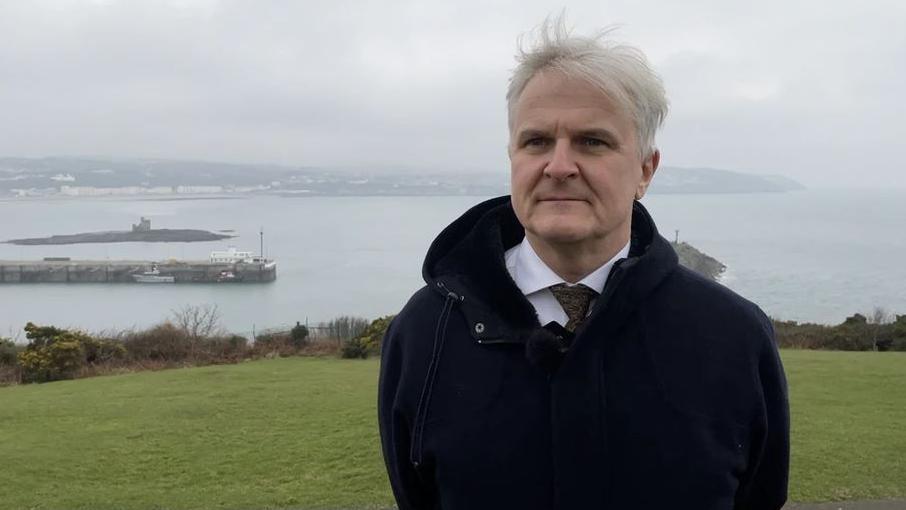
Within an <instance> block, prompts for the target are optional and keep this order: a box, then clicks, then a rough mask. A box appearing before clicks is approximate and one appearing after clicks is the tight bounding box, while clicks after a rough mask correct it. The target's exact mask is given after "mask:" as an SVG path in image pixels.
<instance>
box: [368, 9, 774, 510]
mask: <svg viewBox="0 0 906 510" xmlns="http://www.w3.org/2000/svg"><path fill="white" fill-rule="evenodd" d="M507 99H508V101H509V128H510V144H509V155H510V161H511V178H512V196H511V197H501V198H497V199H493V200H489V201H487V202H484V203H482V204H479V205H477V206H475V207H474V208H472V209H471V210H469V211H468V212H466V213H465V214H464V215H463V216H462V217H460V218H459V219H457V220H456V221H454V222H453V223H452V224H451V225H450V226H448V227H447V228H446V229H444V230H443V232H441V234H440V235H439V236H438V237H437V239H436V240H435V241H434V243H433V244H432V246H431V248H430V249H429V251H428V255H427V257H426V260H425V264H424V269H423V273H424V278H425V281H426V282H427V285H426V286H425V287H424V288H422V289H421V290H419V291H418V292H417V293H416V294H415V295H414V296H413V297H412V299H411V300H410V301H409V303H408V304H407V305H406V306H405V308H404V309H403V310H402V311H401V312H400V314H399V315H398V316H397V317H396V319H395V320H394V321H393V323H392V325H391V327H390V329H389V330H388V333H387V335H386V337H385V339H384V345H383V363H382V366H381V379H380V390H379V393H380V394H379V414H380V426H381V439H382V443H383V451H384V457H385V460H386V464H387V469H388V471H389V474H390V481H391V485H392V487H393V492H394V495H395V496H396V499H397V501H398V503H399V507H400V509H402V510H408V509H434V508H443V509H444V510H457V509H467V510H480V509H495V510H499V509H520V510H530V509H539V510H540V509H570V510H572V509H614V510H627V509H695V510H709V509H714V510H717V509H728V510H729V509H757V510H768V509H778V508H780V507H782V506H783V503H784V501H785V499H786V490H787V472H788V458H789V439H788V437H789V425H788V405H787V396H786V382H785V379H784V375H783V369H782V367H781V364H780V360H779V357H778V353H777V349H776V347H775V344H774V341H773V331H772V327H771V323H770V321H769V320H768V318H767V317H766V316H765V315H764V313H762V311H761V310H760V309H759V308H758V307H757V306H755V305H754V304H752V303H750V302H748V301H746V300H744V299H742V298H741V297H739V296H737V295H736V294H734V293H733V292H731V291H729V290H728V289H726V288H724V287H722V286H720V285H718V284H715V283H713V282H710V281H708V280H706V279H704V278H702V277H699V276H697V275H696V274H694V273H693V272H691V271H689V270H687V269H685V268H683V267H680V266H678V265H677V256H676V254H675V253H674V251H673V250H672V248H671V246H670V244H669V243H668V242H667V241H666V240H664V239H663V238H662V237H661V236H660V235H658V233H657V230H656V228H655V225H654V222H653V221H652V219H651V217H650V216H649V215H648V212H647V211H646V210H645V208H644V207H643V206H642V205H641V204H639V202H638V200H639V199H641V198H642V196H644V194H645V192H646V191H647V189H648V185H649V184H650V183H651V180H652V178H653V177H654V174H655V171H656V170H657V167H658V162H659V159H660V154H659V152H658V151H657V150H656V149H655V145H654V134H655V131H656V130H657V128H658V127H659V126H660V124H661V123H662V121H663V119H664V116H665V115H666V112H667V102H666V98H665V95H664V90H663V86H662V85H661V81H660V79H659V78H658V77H657V75H656V74H654V72H653V71H652V70H651V69H650V68H649V66H648V64H647V62H646V60H645V58H644V56H643V55H641V53H639V52H638V51H637V50H635V49H633V48H630V47H626V46H618V45H614V44H610V43H607V42H605V41H602V40H601V39H600V38H590V39H589V38H580V37H572V36H570V35H569V34H568V33H567V32H566V30H565V29H564V28H563V27H562V24H560V23H556V24H553V25H551V24H547V23H546V24H545V25H543V26H542V27H541V30H540V38H539V41H538V43H537V46H536V47H534V48H532V49H530V50H529V51H524V52H523V53H522V55H521V57H520V58H519V65H518V67H517V68H516V69H515V71H514V73H513V76H512V78H511V80H510V88H509V91H508V95H507Z"/></svg>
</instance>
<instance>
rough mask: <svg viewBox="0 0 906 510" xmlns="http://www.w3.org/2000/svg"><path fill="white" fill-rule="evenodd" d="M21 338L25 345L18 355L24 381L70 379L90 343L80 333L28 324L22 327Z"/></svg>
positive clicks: (87, 338) (76, 371)
mask: <svg viewBox="0 0 906 510" xmlns="http://www.w3.org/2000/svg"><path fill="white" fill-rule="evenodd" d="M25 337H26V338H28V339H29V343H28V345H27V346H26V347H25V350H24V351H22V352H20V353H19V356H18V358H19V363H20V364H21V366H22V380H23V381H24V382H48V381H57V380H61V379H72V378H73V377H75V376H76V374H78V372H79V370H80V369H81V368H82V367H83V366H84V365H85V364H86V359H85V345H87V344H90V343H91V342H92V341H93V339H92V338H91V337H89V336H88V335H86V334H84V333H81V332H77V331H68V330H65V329H58V328H55V327H53V326H46V327H40V326H36V325H34V324H32V323H31V322H29V323H28V324H26V325H25Z"/></svg>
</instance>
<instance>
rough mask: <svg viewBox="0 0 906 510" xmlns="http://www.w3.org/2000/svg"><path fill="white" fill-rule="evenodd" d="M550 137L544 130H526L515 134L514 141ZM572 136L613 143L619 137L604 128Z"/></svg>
mask: <svg viewBox="0 0 906 510" xmlns="http://www.w3.org/2000/svg"><path fill="white" fill-rule="evenodd" d="M547 136H550V132H549V131H548V130H545V129H538V128H528V129H524V130H522V131H519V132H518V133H517V134H516V140H518V141H519V142H522V141H525V140H528V139H531V138H536V137H547ZM573 136H580V137H587V138H604V139H607V140H610V141H613V142H619V141H620V137H619V136H617V134H616V133H614V132H613V131H611V130H609V129H604V128H592V129H581V130H579V131H577V132H575V133H574V134H573Z"/></svg>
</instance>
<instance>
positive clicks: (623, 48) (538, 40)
mask: <svg viewBox="0 0 906 510" xmlns="http://www.w3.org/2000/svg"><path fill="white" fill-rule="evenodd" d="M611 32H613V28H610V29H605V30H603V31H601V32H600V33H598V34H597V35H595V36H593V37H581V36H574V35H572V34H571V33H570V30H569V29H568V28H567V27H566V23H565V20H564V16H563V15H562V14H561V15H560V16H559V17H558V18H557V19H555V20H551V19H550V18H547V19H545V20H544V22H543V23H542V24H541V25H539V26H538V27H537V28H536V29H535V30H534V31H532V32H530V33H529V35H532V36H535V37H534V39H535V42H534V44H533V45H531V47H530V48H529V49H525V48H524V47H523V45H522V42H523V40H522V37H520V38H519V43H518V46H519V53H518V54H517V55H516V62H517V66H516V68H515V69H514V70H513V74H512V75H511V76H510V84H509V87H508V89H507V94H506V99H507V110H508V116H509V118H508V121H509V129H510V134H511V135H512V131H513V127H514V126H513V122H514V116H515V110H516V103H517V102H518V101H519V97H520V96H521V95H522V91H523V90H524V89H525V86H526V85H527V84H528V82H529V80H531V79H532V77H534V76H535V75H536V74H538V73H539V72H540V71H544V70H554V71H557V72H560V73H562V74H563V75H565V76H566V77H568V78H575V79H581V80H584V81H586V82H588V83H590V84H592V85H593V86H595V87H597V88H599V89H600V90H601V92H603V93H604V95H606V96H607V97H609V98H610V99H611V100H613V101H615V102H616V103H617V105H618V106H619V107H620V108H622V109H623V111H624V112H625V113H626V114H628V115H629V116H630V118H632V120H633V122H634V123H635V127H636V135H637V138H638V145H639V152H640V155H641V157H642V158H646V157H648V156H649V155H651V154H652V153H653V152H654V151H655V150H656V146H655V141H654V137H655V133H656V132H657V130H658V128H659V127H660V126H661V125H662V124H663V123H664V118H665V117H666V116H667V109H668V103H667V96H666V94H665V92H664V84H663V82H662V81H661V78H660V77H659V76H658V75H657V73H655V72H654V70H653V69H652V68H651V66H650V65H649V64H648V59H646V58H645V55H644V54H643V53H642V52H641V51H640V50H639V49H638V48H635V47H633V46H627V45H623V44H617V43H615V42H613V41H610V40H607V36H608V35H610V33H611Z"/></svg>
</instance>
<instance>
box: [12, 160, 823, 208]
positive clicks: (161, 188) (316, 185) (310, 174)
mask: <svg viewBox="0 0 906 510" xmlns="http://www.w3.org/2000/svg"><path fill="white" fill-rule="evenodd" d="M802 189H805V187H804V186H803V185H801V184H800V183H798V182H796V181H794V180H792V179H789V178H787V177H783V176H777V175H767V174H754V173H742V172H735V171H731V170H723V169H714V168H682V167H666V166H665V167H661V168H660V169H659V170H658V172H657V176H656V177H655V179H654V182H653V184H652V186H651V189H650V192H651V193H655V194H671V193H783V192H787V191H795V190H802ZM509 192H510V189H509V177H508V172H507V171H506V169H497V170H490V169H488V170H484V171H482V170H479V169H471V170H468V169H464V170H460V171H452V169H449V168H444V169H442V170H441V169H436V168H435V169H431V168H426V169H413V168H404V167H399V168H392V167H359V168H341V167H302V166H295V167H293V166H279V165H263V164H234V163H223V162H207V161H180V160H137V159H101V158H73V157H67V158H4V157H0V199H3V198H13V199H27V198H67V199H83V198H127V197H128V198H130V199H139V200H140V199H152V200H179V199H183V198H190V197H191V199H193V200H198V199H201V198H214V197H216V198H242V197H250V196H278V197H316V196H320V197H324V196H485V197H488V196H499V195H506V194H509Z"/></svg>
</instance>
